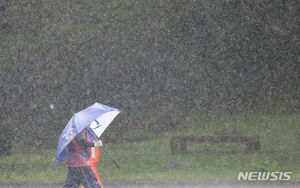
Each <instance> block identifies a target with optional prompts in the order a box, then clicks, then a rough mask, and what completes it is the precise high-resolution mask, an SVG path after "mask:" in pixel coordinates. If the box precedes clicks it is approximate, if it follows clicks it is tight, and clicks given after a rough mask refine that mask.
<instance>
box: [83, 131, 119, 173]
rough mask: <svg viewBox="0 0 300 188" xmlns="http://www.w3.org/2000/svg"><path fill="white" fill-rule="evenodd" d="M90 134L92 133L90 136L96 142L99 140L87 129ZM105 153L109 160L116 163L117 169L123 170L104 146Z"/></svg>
mask: <svg viewBox="0 0 300 188" xmlns="http://www.w3.org/2000/svg"><path fill="white" fill-rule="evenodd" d="M87 130H88V132H89V133H90V135H92V137H93V138H94V140H97V139H98V138H95V136H94V134H93V133H91V132H90V129H87ZM102 148H103V151H104V152H105V153H106V155H107V156H108V158H109V159H110V160H111V161H112V162H113V163H114V165H116V167H117V168H121V167H120V165H119V164H118V163H117V161H116V160H115V159H114V158H113V157H112V156H111V155H110V154H109V153H108V152H107V150H106V149H105V147H104V146H102Z"/></svg>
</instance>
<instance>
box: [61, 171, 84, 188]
mask: <svg viewBox="0 0 300 188" xmlns="http://www.w3.org/2000/svg"><path fill="white" fill-rule="evenodd" d="M68 169H69V170H68V175H67V179H66V183H65V185H64V188H78V187H79V184H80V183H79V182H78V172H77V171H78V170H77V169H76V168H68Z"/></svg>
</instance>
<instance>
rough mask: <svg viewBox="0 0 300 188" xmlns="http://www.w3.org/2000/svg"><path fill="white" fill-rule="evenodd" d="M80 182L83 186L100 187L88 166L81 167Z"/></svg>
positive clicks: (87, 187) (86, 187)
mask: <svg viewBox="0 0 300 188" xmlns="http://www.w3.org/2000/svg"><path fill="white" fill-rule="evenodd" d="M81 175H82V176H81V183H82V184H83V186H84V187H85V188H102V187H101V185H100V184H99V183H98V181H97V177H96V175H95V173H94V171H93V170H92V168H91V167H90V166H85V167H81Z"/></svg>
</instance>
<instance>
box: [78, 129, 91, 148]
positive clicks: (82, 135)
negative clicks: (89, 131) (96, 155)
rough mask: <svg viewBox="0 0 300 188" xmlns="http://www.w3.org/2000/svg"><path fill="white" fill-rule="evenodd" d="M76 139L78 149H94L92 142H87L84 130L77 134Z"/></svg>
mask: <svg viewBox="0 0 300 188" xmlns="http://www.w3.org/2000/svg"><path fill="white" fill-rule="evenodd" d="M77 138H78V144H79V146H80V147H85V148H86V147H94V143H93V142H89V141H87V137H86V132H85V130H83V131H81V133H79V135H78V137H77Z"/></svg>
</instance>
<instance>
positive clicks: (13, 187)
mask: <svg viewBox="0 0 300 188" xmlns="http://www.w3.org/2000/svg"><path fill="white" fill-rule="evenodd" d="M62 186H63V183H55V184H42V183H34V184H0V187H3V188H17V187H22V188H38V187H43V188H58V187H62ZM104 186H105V188H122V187H124V188H129V187H130V188H138V187H142V188H151V187H153V188H163V187H166V188H169V187H172V188H173V187H176V188H179V187H180V188H182V187H183V188H185V187H186V188H187V187H191V188H204V187H205V188H215V187H216V188H240V187H241V188H273V187H275V188H279V187H280V188H281V187H283V188H300V183H299V182H249V181H248V182H230V181H201V182H200V181H113V182H104Z"/></svg>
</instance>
